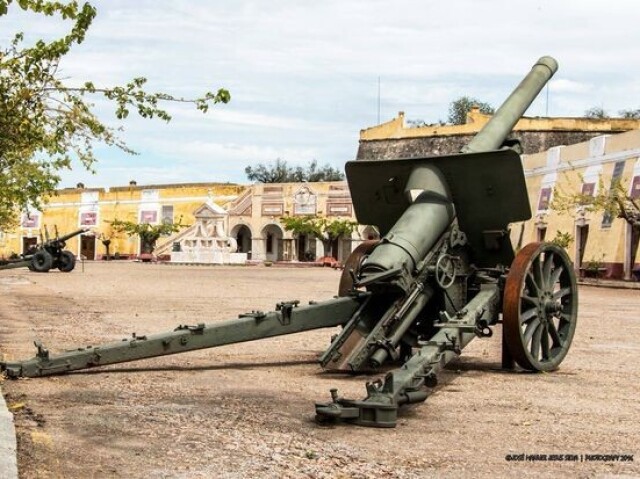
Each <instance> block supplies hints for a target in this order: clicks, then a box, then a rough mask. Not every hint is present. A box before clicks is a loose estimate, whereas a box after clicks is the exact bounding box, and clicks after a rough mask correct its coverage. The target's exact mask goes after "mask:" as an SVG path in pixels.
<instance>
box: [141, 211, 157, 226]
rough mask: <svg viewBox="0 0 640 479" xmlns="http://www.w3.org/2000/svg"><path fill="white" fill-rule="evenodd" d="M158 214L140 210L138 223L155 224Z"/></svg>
mask: <svg viewBox="0 0 640 479" xmlns="http://www.w3.org/2000/svg"><path fill="white" fill-rule="evenodd" d="M157 222H158V212H157V211H156V210H142V211H141V212H140V223H149V224H153V223H157Z"/></svg>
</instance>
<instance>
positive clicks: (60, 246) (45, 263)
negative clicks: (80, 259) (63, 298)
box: [0, 226, 89, 273]
mask: <svg viewBox="0 0 640 479" xmlns="http://www.w3.org/2000/svg"><path fill="white" fill-rule="evenodd" d="M54 229H55V237H53V238H50V237H49V230H48V229H47V227H46V226H45V228H44V235H42V234H41V241H40V243H38V244H37V245H36V246H34V247H33V248H31V249H30V250H29V251H26V252H25V253H24V254H23V255H21V256H20V257H19V258H17V259H15V260H8V261H5V262H4V264H0V270H2V269H13V268H23V267H26V268H29V269H30V270H31V271H37V272H38V273H47V272H49V270H51V269H52V268H57V269H59V270H60V271H62V272H63V273H69V272H70V271H73V269H74V268H75V266H76V257H75V255H74V254H73V253H72V252H71V251H69V250H66V249H64V248H65V247H66V242H67V241H68V240H69V239H71V238H73V237H74V236H78V235H79V234H82V233H85V232H87V231H89V230H88V229H87V228H80V229H78V230H76V231H73V232H71V233H67V234H66V235H62V236H60V235H59V234H58V228H57V227H55V228H54ZM41 233H42V232H41Z"/></svg>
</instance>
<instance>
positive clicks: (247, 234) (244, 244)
mask: <svg viewBox="0 0 640 479" xmlns="http://www.w3.org/2000/svg"><path fill="white" fill-rule="evenodd" d="M231 236H233V237H234V238H235V239H236V242H237V243H238V253H247V259H251V238H252V234H251V230H250V229H249V227H248V226H247V225H236V226H235V227H234V228H233V230H232V232H231Z"/></svg>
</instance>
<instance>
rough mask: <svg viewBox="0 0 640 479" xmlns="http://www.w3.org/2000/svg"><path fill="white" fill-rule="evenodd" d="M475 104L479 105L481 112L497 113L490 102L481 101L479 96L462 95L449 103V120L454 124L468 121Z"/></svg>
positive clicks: (462, 123)
mask: <svg viewBox="0 0 640 479" xmlns="http://www.w3.org/2000/svg"><path fill="white" fill-rule="evenodd" d="M474 106H477V107H478V108H479V109H480V112H481V113H484V114H485V115H493V114H494V113H495V109H494V108H493V107H492V106H491V105H490V104H489V103H486V102H483V101H480V100H478V99H477V98H473V97H469V96H461V97H460V98H458V99H456V100H453V101H452V102H451V103H450V104H449V117H448V122H449V123H451V124H452V125H464V124H465V123H466V122H467V114H468V113H469V112H470V111H471V108H473V107H474Z"/></svg>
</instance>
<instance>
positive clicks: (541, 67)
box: [462, 57, 558, 153]
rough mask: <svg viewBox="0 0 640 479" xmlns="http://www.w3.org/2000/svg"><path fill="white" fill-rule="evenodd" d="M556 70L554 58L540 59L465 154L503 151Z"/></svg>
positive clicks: (466, 148) (464, 150)
mask: <svg viewBox="0 0 640 479" xmlns="http://www.w3.org/2000/svg"><path fill="white" fill-rule="evenodd" d="M557 70H558V62H556V60H555V59H554V58H552V57H542V58H540V60H538V61H537V62H536V64H535V65H533V67H532V68H531V71H530V72H529V74H528V75H527V76H526V77H524V79H523V80H522V81H521V82H520V84H519V85H518V86H517V87H516V89H515V90H514V91H513V93H511V95H509V98H507V99H506V100H505V102H504V103H503V104H502V106H500V108H498V110H497V111H496V112H495V114H494V115H493V117H492V118H491V120H490V121H489V122H488V123H487V124H486V125H485V126H484V128H482V130H480V131H479V132H478V134H477V135H476V136H475V137H474V138H473V139H472V140H471V141H470V142H469V144H468V145H467V146H465V147H464V148H463V149H462V152H463V153H478V152H482V151H491V150H497V149H498V148H500V146H502V143H504V140H506V138H507V136H509V133H511V130H512V129H513V127H514V126H515V124H516V123H517V122H518V120H519V119H520V118H521V117H522V115H524V112H525V111H527V108H529V106H531V103H533V100H535V99H536V97H537V96H538V93H540V91H541V90H542V89H543V88H544V86H545V85H546V84H547V82H548V81H549V80H550V79H551V77H552V76H553V74H554V73H555V72H556V71H557Z"/></svg>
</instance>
